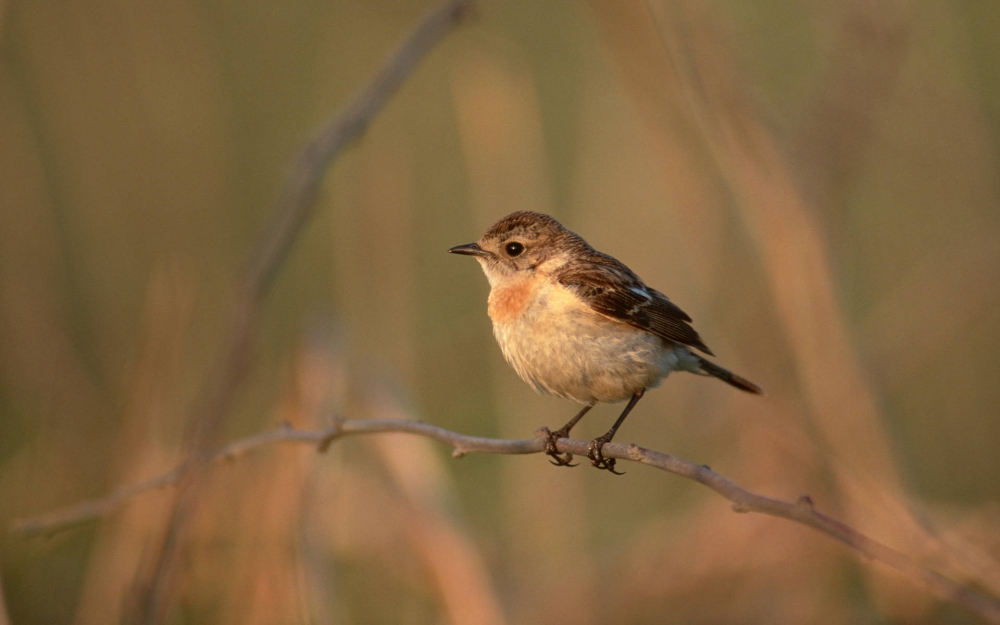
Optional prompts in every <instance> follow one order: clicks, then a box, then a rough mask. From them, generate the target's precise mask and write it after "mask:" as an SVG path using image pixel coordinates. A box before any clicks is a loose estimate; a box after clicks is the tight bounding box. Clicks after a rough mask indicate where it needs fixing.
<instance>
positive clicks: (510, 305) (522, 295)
mask: <svg viewBox="0 0 1000 625" xmlns="http://www.w3.org/2000/svg"><path fill="white" fill-rule="evenodd" d="M531 295H532V293H531V282H530V281H529V280H519V281H517V282H515V283H514V284H512V285H511V286H509V287H505V288H499V287H495V288H494V289H493V290H491V291H490V299H489V308H488V309H487V310H488V311H489V314H490V319H492V320H493V321H494V322H496V323H509V322H511V321H514V320H515V319H517V318H518V317H520V316H521V313H523V312H524V309H525V308H527V307H528V304H529V303H530V302H531Z"/></svg>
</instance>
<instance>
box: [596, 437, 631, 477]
mask: <svg viewBox="0 0 1000 625" xmlns="http://www.w3.org/2000/svg"><path fill="white" fill-rule="evenodd" d="M607 442H608V437H607V435H605V436H598V437H597V438H595V439H594V440H592V441H590V445H589V446H588V447H587V457H588V458H590V464H592V465H594V466H595V467H597V468H598V469H603V470H605V471H611V472H612V473H614V474H615V475H625V472H624V471H615V459H614V458H605V457H604V454H602V453H601V448H602V447H604V443H607Z"/></svg>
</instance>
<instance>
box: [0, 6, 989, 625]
mask: <svg viewBox="0 0 1000 625" xmlns="http://www.w3.org/2000/svg"><path fill="white" fill-rule="evenodd" d="M433 6H434V5H433V4H432V3H429V2H424V1H421V2H402V1H399V0H378V1H376V2H364V3H355V2H320V1H317V0H292V1H289V2H284V3H280V4H275V3H271V2H229V1H227V0H218V1H215V2H208V3H200V2H190V1H187V0H180V1H175V2H167V3H155V2H116V1H111V0H94V1H92V2H88V3H67V2H57V1H54V0H32V1H31V2H25V1H19V0H0V526H2V527H3V528H4V531H3V532H2V533H0V579H2V586H0V588H2V598H3V601H4V602H5V604H6V611H7V614H9V617H10V622H11V623H16V624H20V623H80V624H87V623H109V622H116V621H122V620H126V619H127V618H128V614H129V610H130V609H131V608H130V606H131V605H132V604H133V603H134V602H135V597H136V596H137V590H136V588H137V586H138V581H137V580H139V579H141V575H142V571H143V570H144V569H147V568H148V567H149V566H150V563H151V562H153V561H155V554H156V553H157V549H158V545H159V544H160V542H161V541H162V540H163V536H164V531H165V526H166V523H167V518H168V515H169V511H170V509H171V506H172V498H173V491H172V490H171V489H166V490H162V491H156V492H151V493H147V494H144V495H142V496H139V497H136V498H135V499H134V500H132V501H131V502H130V503H129V504H128V505H126V506H124V507H122V508H120V509H119V510H117V511H116V512H114V513H113V514H110V515H108V516H107V517H106V518H105V519H104V520H102V521H100V522H94V523H88V524H85V525H82V526H80V527H77V528H74V529H70V530H68V531H65V532H62V533H59V534H57V535H55V536H52V537H48V538H24V537H22V536H18V535H16V534H13V533H11V532H9V531H7V528H8V527H9V526H10V524H11V522H12V521H14V520H15V519H18V518H23V517H28V516H31V515H35V514H40V513H43V512H48V511H51V510H55V509H58V508H61V507H65V506H68V505H70V504H73V503H76V502H78V501H80V500H83V499H87V498H94V497H99V496H101V495H103V494H106V493H108V492H110V491H111V490H112V489H113V488H114V487H115V486H117V485H120V484H132V483H135V482H138V481H140V480H142V479H144V478H147V477H151V476H153V475H156V474H158V473H160V472H163V471H166V470H169V469H170V468H172V467H173V466H175V465H176V464H177V463H178V462H179V461H180V460H181V459H182V458H183V454H184V450H185V439H184V433H185V430H186V427H187V424H186V423H185V420H186V415H188V414H189V413H190V408H191V404H192V402H193V401H194V398H195V397H196V396H197V394H198V391H199V389H200V388H201V387H202V385H203V384H204V383H205V380H207V379H211V375H212V372H213V371H215V370H216V369H217V368H218V367H219V363H220V360H221V358H222V354H221V351H222V347H223V345H222V342H223V339H224V337H225V336H226V334H227V331H228V330H229V327H228V324H229V316H228V314H229V310H230V305H231V303H232V301H233V298H234V296H235V288H236V282H235V278H236V276H237V272H238V270H239V268H240V266H241V263H242V261H243V259H244V258H245V257H246V255H247V254H248V253H249V251H250V249H251V247H252V245H253V243H254V241H255V240H256V238H257V237H258V236H259V234H260V232H261V230H262V229H263V228H264V227H265V225H266V223H267V216H268V215H269V212H270V210H271V207H272V206H273V204H274V201H275V199H276V197H277V194H278V191H279V189H280V187H281V185H282V183H283V180H284V176H285V175H286V173H287V172H288V171H289V169H290V168H291V165H292V163H293V162H294V159H295V158H296V155H297V152H298V150H299V149H301V147H302V146H303V144H304V143H305V142H306V141H307V140H308V138H309V137H310V135H311V133H312V132H313V131H314V130H315V129H316V128H318V127H319V125H320V124H321V123H322V122H323V120H325V119H326V118H327V117H328V116H330V115H331V114H332V113H333V112H334V111H335V110H336V109H337V108H338V107H339V106H341V105H342V104H343V103H344V102H345V100H346V99H347V98H348V97H349V96H350V94H351V93H353V92H354V90H356V89H357V88H358V87H359V86H361V85H362V84H363V83H364V82H365V81H366V80H367V79H368V78H369V77H370V76H371V74H372V73H373V72H374V71H375V70H376V68H377V67H378V66H379V64H380V62H381V61H382V60H383V58H384V57H385V56H386V54H387V53H388V52H389V51H390V50H392V49H393V48H394V47H395V46H396V45H397V43H398V42H399V41H400V40H401V39H402V38H403V37H404V36H405V34H406V33H408V32H409V30H410V29H411V28H412V27H413V26H414V25H415V24H416V23H417V22H418V21H419V20H420V19H421V17H422V16H423V15H424V14H425V13H426V12H427V11H428V10H429V9H430V8H432V7H433ZM997 59H1000V4H997V3H990V2H973V1H958V2H945V1H943V0H881V1H878V2H867V1H861V0H849V1H847V2H833V1H828V2H823V1H819V0H811V1H807V0H764V1H760V2H754V3H746V2H737V1H731V0H710V1H707V2H705V1H697V0H677V1H667V0H652V1H651V2H650V3H649V4H641V3H638V2H612V1H610V0H592V1H591V2H589V3H574V2H563V1H555V2H543V3H539V2H530V1H523V0H511V1H507V2H499V1H493V0H484V1H482V2H480V3H478V4H477V9H476V11H475V12H474V14H473V15H472V16H471V19H469V20H467V21H466V22H465V23H464V24H463V25H462V26H460V27H459V28H458V29H457V30H456V31H455V32H454V33H452V34H450V35H449V36H447V37H446V38H445V40H444V41H443V43H442V44H441V45H440V46H439V47H437V48H436V49H435V50H434V51H433V52H432V53H431V54H430V55H429V57H428V58H427V60H426V61H425V62H424V63H423V64H422V65H421V66H420V67H419V68H418V69H417V71H415V72H414V73H413V75H412V76H410V78H409V80H408V81H407V83H406V84H405V85H404V87H403V88H402V90H401V91H400V93H399V94H398V95H397V97H395V98H394V99H393V100H392V102H391V103H390V104H389V106H388V107H387V108H386V109H385V110H384V111H383V113H382V114H380V115H379V116H378V117H377V118H376V119H375V121H374V123H373V124H372V125H371V127H370V128H369V130H368V132H367V134H365V135H364V137H362V139H361V140H360V141H359V142H358V143H357V144H356V145H355V146H354V147H352V148H351V149H350V150H349V151H348V152H346V153H345V154H344V155H343V157H342V158H340V159H339V160H338V161H337V162H336V163H335V164H334V166H333V167H332V169H331V170H330V173H329V175H328V176H327V178H326V181H325V183H324V186H323V190H322V192H321V194H320V198H319V204H318V206H317V212H316V215H315V218H314V219H313V220H312V221H311V222H310V223H309V225H308V226H307V228H306V230H305V231H304V235H303V236H302V238H301V239H300V240H299V242H298V244H297V246H296V248H295V250H294V252H293V254H292V255H291V257H290V258H289V259H288V261H287V262H286V263H285V265H284V266H283V268H282V269H281V272H280V274H279V275H278V278H277V280H276V282H275V284H274V286H273V288H272V290H271V292H270V293H269V295H268V297H267V299H266V301H265V304H264V308H263V317H262V319H261V323H260V327H259V329H258V332H257V333H256V334H255V338H254V341H253V347H252V350H253V351H252V357H251V362H252V366H251V370H250V373H249V376H248V378H247V380H246V381H245V383H244V385H243V386H242V387H241V389H240V391H239V394H238V396H237V399H236V405H235V407H234V408H233V410H231V411H230V412H229V413H227V415H226V417H225V420H224V422H223V426H222V427H223V434H222V438H223V440H224V441H231V440H236V439H238V438H241V437H245V436H250V435H253V434H256V433H258V432H261V431H265V430H268V429H270V428H273V427H275V426H277V424H279V423H281V422H284V421H287V422H290V423H292V424H293V425H295V426H296V427H300V428H318V427H323V426H325V425H328V424H329V419H330V416H331V415H333V414H340V415H344V416H346V417H349V418H412V419H421V420H424V421H426V422H429V423H432V424H435V425H439V426H442V427H445V428H449V429H454V430H457V431H460V432H463V433H466V434H472V435H479V436H502V437H509V438H526V437H529V436H530V435H531V434H532V433H533V432H534V430H535V429H536V428H538V427H539V426H541V425H548V426H550V427H557V426H559V425H561V424H562V423H564V422H565V421H566V420H567V419H568V418H569V417H570V416H571V415H572V414H573V413H574V412H575V411H576V410H577V407H576V406H575V405H573V404H571V403H570V402H566V401H564V400H559V399H554V398H547V397H541V396H537V395H535V394H534V393H533V392H532V391H531V390H530V388H528V386H527V385H526V384H524V383H523V382H521V381H520V380H519V379H517V377H516V375H515V374H514V372H513V371H512V370H511V369H510V368H509V367H508V366H507V365H506V364H505V363H504V362H503V359H502V356H501V354H500V351H499V349H498V348H497V346H496V344H495V342H494V340H493V337H492V335H491V329H490V323H489V320H488V318H487V316H486V296H487V290H488V288H487V283H486V280H485V278H484V277H483V276H482V273H481V271H480V269H479V267H478V266H477V265H476V263H473V262H472V261H470V260H469V259H467V258H458V257H455V256H450V255H448V254H446V253H445V251H446V250H447V249H448V248H449V247H451V246H453V245H457V244H461V243H467V242H470V241H473V240H475V239H477V238H478V237H479V236H480V234H481V233H482V232H483V231H484V230H485V228H486V227H487V226H489V225H490V224H491V223H492V222H493V221H495V220H496V219H498V218H499V217H501V216H503V215H505V214H507V213H509V212H512V211H514V210H526V209H527V210H538V211H543V212H547V213H551V214H553V215H554V216H556V217H557V218H558V219H560V220H561V221H562V222H563V223H564V224H565V225H566V226H567V227H569V228H570V229H571V230H574V231H576V232H578V233H580V234H581V235H582V236H584V237H585V238H586V239H587V240H588V241H589V242H590V243H591V244H593V245H594V246H595V247H596V248H598V249H600V250H603V251H605V252H608V253H610V254H612V255H614V256H616V257H617V258H619V259H621V260H622V261H624V262H625V263H627V264H628V265H630V266H631V267H632V268H633V269H634V270H635V271H636V272H637V273H638V274H639V275H641V276H643V278H644V279H645V280H646V281H647V282H648V283H650V284H651V285H653V286H654V287H655V288H657V289H659V290H661V291H663V292H664V293H667V294H668V295H669V296H670V297H671V298H672V299H673V300H674V301H675V302H676V303H678V304H679V305H680V306H681V307H682V308H683V309H684V310H686V311H687V312H688V313H689V314H690V315H691V316H692V317H693V318H694V319H695V326H696V327H697V329H698V330H699V331H700V333H701V335H702V336H703V337H704V338H705V340H706V342H707V343H708V344H709V345H710V346H711V347H712V349H713V351H714V352H715V353H716V354H718V362H720V363H721V364H723V365H724V366H727V367H730V368H732V369H733V370H734V371H736V372H738V373H740V374H742V375H745V376H746V377H748V378H750V379H751V380H754V381H755V382H757V383H759V384H760V385H762V386H763V387H764V388H765V389H766V390H767V395H766V396H765V397H764V398H759V397H753V396H749V395H746V394H742V393H738V392H736V391H734V390H733V389H731V388H729V387H727V386H725V385H723V384H719V383H718V382H717V381H713V380H711V379H707V378H700V377H696V376H683V375H679V376H675V377H673V378H671V379H669V380H667V381H666V382H665V383H664V385H663V386H662V387H661V388H659V389H657V390H655V391H653V392H651V393H649V394H647V397H646V399H645V400H644V401H643V402H642V403H641V404H640V405H639V406H638V408H637V409H636V411H635V412H634V413H633V416H632V417H631V418H630V419H629V420H628V422H627V423H626V424H625V426H624V428H623V429H622V430H621V431H620V432H619V435H618V437H617V438H618V440H619V441H621V442H635V443H637V444H640V445H643V446H646V447H650V448H653V449H658V450H662V451H666V452H669V453H673V454H676V455H679V456H681V457H684V458H687V459H690V460H693V461H696V462H699V463H707V464H709V465H711V466H712V468H713V469H715V470H716V471H718V472H720V473H722V474H723V475H726V476H728V477H730V478H731V479H733V480H735V481H736V482H738V483H739V484H741V485H742V486H744V487H747V488H749V489H752V490H754V491H757V492H760V493H762V494H766V495H769V496H773V497H778V498H782V499H786V500H794V499H796V498H797V497H798V496H799V495H801V494H804V493H808V494H810V495H811V496H812V498H813V500H814V501H815V502H816V505H817V507H818V509H820V510H821V511H824V512H827V513H829V514H831V515H833V516H835V517H837V518H840V519H842V520H844V521H846V522H848V523H851V524H852V525H854V526H855V527H857V528H858V529H860V530H862V531H864V532H866V533H868V534H869V535H871V536H873V537H874V538H877V539H879V540H881V541H883V542H885V543H887V544H889V545H890V546H892V547H894V548H897V549H900V550H902V551H904V552H906V553H908V554H910V555H911V556H913V557H914V558H915V559H916V560H918V561H919V562H920V563H922V564H924V565H926V566H929V567H932V568H934V569H935V570H938V571H941V572H942V573H944V574H946V575H948V576H950V577H952V578H953V579H955V580H957V581H961V582H962V583H966V584H970V585H973V586H976V587H979V588H981V589H984V590H985V591H986V592H987V593H988V594H992V595H993V596H1000V564H998V562H1000V418H998V406H1000V385H998V384H997V379H998V377H1000V358H998V357H997V353H998V351H1000V306H998V304H1000V289H998V285H1000V210H998V209H1000V151H998V148H1000V72H998V65H997ZM619 410H620V406H602V407H599V408H597V409H595V410H594V411H593V412H591V413H590V414H589V415H588V416H587V418H586V419H585V420H583V421H582V422H581V425H580V426H579V427H578V429H577V430H575V431H574V434H575V435H576V436H579V437H580V438H591V437H594V436H597V435H598V434H600V433H603V432H604V431H605V430H606V429H607V428H608V427H609V425H610V423H611V422H612V421H613V419H614V417H615V416H616V415H617V413H618V411H619ZM450 451H451V450H450V448H446V447H445V446H442V445H439V444H437V443H433V442H430V441H427V440H424V439H419V438H416V437H412V436H404V435H391V436H390V435H387V436H378V437H374V436H372V437H365V438H352V439H345V440H342V441H339V442H337V443H335V444H334V446H333V447H332V448H331V449H330V451H329V452H328V453H327V454H325V455H319V454H317V453H316V451H315V450H314V449H313V448H311V447H306V446H293V445H285V446H271V447H266V448H261V449H259V450H257V451H255V452H254V453H252V454H249V455H248V456H246V457H245V458H243V459H241V460H239V461H236V462H232V463H228V464H225V465H220V466H218V467H217V468H215V469H214V470H213V471H212V473H211V475H210V483H209V485H208V487H207V488H206V489H205V491H204V492H203V494H202V496H201V497H200V498H199V499H198V506H197V508H196V511H195V513H194V515H193V517H192V521H191V527H190V531H189V532H188V534H187V535H186V537H185V540H184V542H183V544H182V545H181V547H180V549H181V554H182V558H181V559H180V564H178V567H177V568H178V570H177V574H176V580H177V581H176V583H174V584H173V585H172V586H171V591H170V594H169V596H168V597H167V601H166V605H167V607H166V612H165V613H166V615H167V618H166V620H167V622H172V623H258V622H259V623H358V624H361V623H408V624H423V623H523V624H534V623H539V624H541V623H592V624H596V623H649V622H670V623H732V622H739V623H923V622H933V623H972V622H977V621H976V620H975V619H974V618H973V617H971V616H969V615H968V614H966V613H965V612H963V611H962V610H960V609H958V608H956V607H954V606H951V605H948V604H944V603H941V602H938V601H937V600H934V599H932V598H930V597H929V596H928V595H927V593H926V592H924V591H923V590H921V589H919V588H918V587H916V586H914V585H913V584H912V583H911V582H910V581H909V580H906V579H903V578H902V577H900V576H898V575H896V574H895V573H893V572H891V571H889V570H888V569H886V568H885V567H883V566H880V565H878V564H875V563H870V562H864V561H862V560H861V559H859V558H858V557H857V556H856V555H855V554H854V553H852V552H850V551H849V550H848V549H847V548H845V547H843V546H841V545H839V544H837V543H834V542H833V541H832V540H830V539H829V538H827V537H825V536H823V535H820V534H818V533H816V532H814V531H812V530H809V529H806V528H804V527H801V526H797V525H795V524H792V523H790V522H787V521H783V520H778V519H772V518H769V517H764V516H761V515H738V514H733V513H732V511H731V510H730V508H729V506H728V504H727V503H726V502H725V501H724V500H722V499H721V498H720V497H718V496H717V495H715V494H714V493H711V492H710V491H708V490H707V489H705V488H703V487H701V486H699V485H697V484H695V483H693V482H690V481H687V480H683V479H680V478H677V477H675V476H671V475H668V474H665V473H662V472H659V471H656V470H653V469H650V468H647V467H641V466H638V465H636V466H632V465H628V466H625V470H626V471H627V475H625V476H622V477H615V476H611V475H609V474H607V473H605V472H599V471H596V470H592V469H590V468H589V467H587V466H581V467H579V468H576V469H569V470H567V469H562V468H555V467H552V466H550V465H549V464H548V463H547V462H546V461H545V458H543V457H541V456H524V457H517V456H499V457H498V456H485V455H472V456H467V457H465V458H463V459H461V460H455V459H452V458H451V457H450ZM0 622H3V616H0Z"/></svg>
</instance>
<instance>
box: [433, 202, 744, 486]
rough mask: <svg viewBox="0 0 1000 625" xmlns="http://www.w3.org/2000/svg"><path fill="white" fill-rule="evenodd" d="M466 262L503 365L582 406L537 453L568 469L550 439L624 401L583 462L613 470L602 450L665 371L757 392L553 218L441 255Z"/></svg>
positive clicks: (649, 292) (535, 216)
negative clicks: (477, 272)
mask: <svg viewBox="0 0 1000 625" xmlns="http://www.w3.org/2000/svg"><path fill="white" fill-rule="evenodd" d="M448 251H449V252H451V253H453V254H465V255H468V256H473V257H475V259H476V260H477V261H479V264H480V265H481V266H482V268H483V272H484V273H485V274H486V279H487V280H489V283H490V296H489V300H488V309H487V310H488V312H489V315H490V319H491V320H492V321H493V335H494V336H495V337H496V339H497V343H499V344H500V349H501V351H503V355H504V358H506V359H507V362H508V363H510V365H511V366H512V367H514V371H516V372H517V374H518V375H519V376H520V377H521V379H522V380H524V381H525V382H527V383H528V384H530V385H531V386H532V387H533V388H534V389H535V390H536V391H538V392H539V393H550V394H552V395H556V396H558V397H563V398H565V399H571V400H573V401H575V402H577V403H580V404H583V405H584V406H583V409H581V410H580V412H578V413H577V414H576V416H574V417H573V418H572V419H570V420H569V422H568V423H566V425H564V426H563V427H562V428H560V429H559V430H556V431H555V432H549V433H548V437H547V440H546V445H545V453H546V454H548V455H549V456H550V457H551V458H552V463H553V464H556V465H563V466H566V465H569V466H572V465H571V461H572V459H573V456H572V454H565V455H562V454H559V452H558V451H557V449H556V441H557V440H558V439H560V438H565V437H567V436H569V433H570V430H572V429H573V426H574V425H576V424H577V422H578V421H579V420H580V418H581V417H583V415H585V414H586V413H587V411H589V410H590V409H591V408H593V407H594V405H595V404H597V403H598V402H620V401H624V400H626V399H628V400H629V402H628V405H626V406H625V410H624V411H623V412H622V413H621V416H619V417H618V420H617V421H615V424H614V425H613V426H611V429H610V430H608V432H607V433H605V434H604V435H603V436H599V437H597V438H595V439H594V440H592V441H591V442H590V445H589V447H588V453H587V456H588V457H589V458H590V461H591V464H593V465H594V466H595V467H597V468H599V469H606V470H608V471H611V472H612V473H616V474H618V472H617V471H615V459H614V458H605V457H604V456H603V454H602V453H601V448H602V447H603V446H604V444H605V443H607V442H610V441H611V439H612V438H613V437H614V435H615V432H617V431H618V428H619V427H620V426H621V424H622V422H624V421H625V417H627V416H628V414H629V412H631V411H632V409H633V408H634V407H635V405H636V403H637V402H638V401H639V399H641V398H642V396H643V394H644V393H645V392H646V389H649V388H653V387H656V386H659V384H660V382H661V381H662V380H663V378H665V377H667V375H669V374H670V372H671V371H689V372H691V373H697V374H700V375H710V376H714V377H716V378H719V379H720V380H722V381H723V382H726V383H728V384H731V385H732V386H735V387H736V388H738V389H740V390H742V391H746V392H748V393H756V394H761V393H762V392H763V391H762V390H761V388H760V387H759V386H757V385H756V384H754V383H753V382H750V381H749V380H746V379H744V378H741V377H740V376H738V375H736V374H734V373H732V372H731V371H728V370H726V369H723V368H722V367H720V366H718V365H716V364H714V363H712V362H710V361H708V360H706V359H705V358H703V357H702V356H700V355H698V354H697V353H695V352H694V350H698V351H701V352H703V353H705V354H708V355H713V356H714V354H712V352H711V350H709V349H708V346H706V345H705V343H704V342H702V340H701V337H699V336H698V333H697V332H695V330H694V328H692V327H691V326H690V325H689V324H690V322H691V317H689V316H688V315H687V313H685V312H684V311H683V310H681V309H680V308H679V307H678V306H677V305H676V304H674V303H673V302H671V301H670V300H669V299H668V298H667V296H665V295H664V294H662V293H660V292H659V291H657V290H655V289H652V288H650V287H648V286H646V284H645V283H644V282H643V281H642V280H641V279H640V278H639V276H637V275H635V273H634V272H633V271H632V270H631V269H629V268H628V267H626V266H625V265H624V264H622V263H621V262H619V261H618V260H616V259H615V258H612V257H611V256H608V255H607V254H602V253H601V252H598V251H597V250H595V249H594V248H592V247H590V245H588V244H587V242H586V241H584V240H583V238H581V237H580V236H579V235H577V234H575V233H573V232H570V231H569V230H567V229H566V228H564V227H563V226H562V224H560V223H559V222H558V221H556V220H555V219H553V218H552V217H549V216H548V215H543V214H541V213H533V212H527V211H521V212H516V213H511V214H510V215H507V216H506V217H504V218H503V219H501V220H500V221H498V222H496V223H495V224H493V225H492V226H490V228H489V230H487V231H486V234H484V235H483V236H482V238H481V239H479V241H478V242H476V243H468V244H466V245H459V246H456V247H453V248H451V249H450V250H448Z"/></svg>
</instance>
